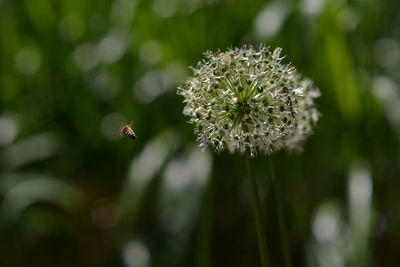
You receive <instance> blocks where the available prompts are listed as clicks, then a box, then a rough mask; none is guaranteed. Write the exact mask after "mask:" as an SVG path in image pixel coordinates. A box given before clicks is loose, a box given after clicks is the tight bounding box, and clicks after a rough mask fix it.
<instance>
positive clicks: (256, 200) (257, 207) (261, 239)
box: [246, 156, 268, 267]
mask: <svg viewBox="0 0 400 267" xmlns="http://www.w3.org/2000/svg"><path fill="white" fill-rule="evenodd" d="M246 162H247V169H248V172H249V177H250V181H251V188H252V193H253V204H254V212H255V219H256V228H257V237H258V247H259V249H260V259H261V266H262V267H267V266H268V257H267V245H266V242H265V233H264V228H263V226H262V218H261V204H260V197H259V194H258V187H257V181H256V177H255V174H254V166H253V164H252V162H251V159H250V156H246Z"/></svg>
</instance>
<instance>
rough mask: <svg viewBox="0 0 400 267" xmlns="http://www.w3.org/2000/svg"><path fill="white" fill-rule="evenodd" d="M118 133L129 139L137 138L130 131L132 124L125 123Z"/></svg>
mask: <svg viewBox="0 0 400 267" xmlns="http://www.w3.org/2000/svg"><path fill="white" fill-rule="evenodd" d="M119 133H120V134H121V135H123V134H124V135H126V136H128V137H129V138H130V139H136V138H137V136H136V134H135V132H134V131H133V130H132V122H131V123H129V124H127V123H122V125H121V127H120V128H119Z"/></svg>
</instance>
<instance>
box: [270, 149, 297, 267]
mask: <svg viewBox="0 0 400 267" xmlns="http://www.w3.org/2000/svg"><path fill="white" fill-rule="evenodd" d="M268 161H269V171H270V179H271V183H272V191H273V198H274V202H275V208H276V211H277V215H278V224H279V234H280V236H281V244H282V251H283V260H284V263H285V265H284V266H285V267H291V266H292V263H291V259H290V253H289V249H288V243H287V233H286V225H285V219H284V216H283V208H282V202H281V198H280V193H279V186H278V183H277V181H276V175H275V168H274V164H273V163H272V158H271V156H270V158H269V160H268Z"/></svg>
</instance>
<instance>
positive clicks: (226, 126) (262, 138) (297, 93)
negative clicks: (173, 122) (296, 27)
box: [178, 45, 319, 156]
mask: <svg viewBox="0 0 400 267" xmlns="http://www.w3.org/2000/svg"><path fill="white" fill-rule="evenodd" d="M281 50H282V49H281V48H276V49H275V50H274V51H273V52H270V50H269V49H268V47H265V46H263V45H261V46H260V47H258V48H253V47H252V46H245V47H243V48H235V49H229V50H228V51H226V52H220V51H219V52H217V53H212V52H206V53H205V54H204V56H205V59H204V60H203V61H201V62H199V63H198V65H197V67H195V68H192V70H193V73H194V74H193V76H192V77H190V78H188V79H187V80H186V82H185V84H184V85H183V86H182V87H179V88H178V94H180V95H182V96H183V97H184V98H185V100H184V102H185V103H186V106H185V108H184V112H183V113H184V114H185V115H187V116H189V118H190V122H191V123H193V124H194V126H195V133H196V134H197V136H198V141H199V142H200V146H201V147H207V146H208V145H210V144H211V145H212V146H213V147H214V148H215V150H217V151H222V150H224V149H228V150H229V151H231V152H240V153H243V152H248V153H249V154H250V155H251V156H254V155H256V154H257V152H262V153H264V154H269V153H272V152H274V151H277V150H279V149H281V148H284V147H286V148H288V149H299V148H301V144H302V142H303V141H304V139H305V138H306V137H307V136H308V135H310V134H311V132H312V128H313V126H314V124H315V123H316V121H317V120H318V111H317V110H316V108H315V105H314V98H316V97H318V96H319V91H318V89H316V88H315V87H314V86H313V84H312V81H311V80H308V79H302V78H301V76H300V75H299V74H298V73H297V71H296V69H295V68H294V67H292V66H290V65H288V64H283V63H281V60H282V58H283V57H281V55H280V53H281Z"/></svg>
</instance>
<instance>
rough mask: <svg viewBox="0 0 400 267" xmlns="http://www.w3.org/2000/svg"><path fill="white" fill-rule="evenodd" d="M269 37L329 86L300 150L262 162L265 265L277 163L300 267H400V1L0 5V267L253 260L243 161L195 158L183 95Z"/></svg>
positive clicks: (8, 1) (143, 266) (272, 244)
mask: <svg viewBox="0 0 400 267" xmlns="http://www.w3.org/2000/svg"><path fill="white" fill-rule="evenodd" d="M260 42H263V43H265V44H267V45H269V46H270V47H271V48H272V49H274V48H275V47H282V48H283V54H285V55H287V57H286V58H285V59H284V60H283V61H284V62H285V63H292V64H293V65H294V66H296V68H297V69H298V70H299V72H301V73H303V74H304V75H305V76H308V77H310V78H312V79H313V80H314V82H315V84H316V85H317V86H318V87H319V88H320V90H321V92H322V96H321V97H320V98H319V99H318V100H317V105H318V108H319V110H320V112H321V113H322V117H321V119H320V122H319V123H318V125H317V128H316V129H315V133H314V135H313V136H311V138H310V139H309V140H308V141H307V143H306V144H305V151H304V153H302V154H293V153H287V152H285V151H282V152H279V153H276V154H274V155H273V156H272V159H271V157H262V156H261V157H258V158H257V159H256V161H257V162H256V163H257V177H258V179H259V185H260V191H261V194H262V200H263V215H264V219H265V230H266V235H267V243H268V248H269V255H270V259H271V266H282V264H283V260H282V252H281V248H280V245H281V237H280V235H279V231H278V224H277V219H276V210H275V208H274V207H275V205H274V203H273V202H272V200H271V193H270V182H269V179H268V166H269V164H268V161H270V160H272V161H273V166H274V168H275V170H276V173H277V177H278V181H279V186H280V191H281V195H280V198H281V199H282V204H283V208H284V216H285V218H286V224H287V231H288V242H289V246H290V254H291V256H292V260H293V263H294V264H293V266H315V267H317V266H321V267H325V266H326V267H335V266H396V264H397V263H398V253H399V244H400V208H399V204H400V180H399V178H400V160H399V157H400V155H399V154H400V142H399V140H400V90H399V84H400V76H399V73H400V2H399V1H397V0H384V1H378V0H369V1H361V0H360V1H355V0H354V1H350V0H349V1H344V0H343V1H334V0H324V1H322V0H321V1H319V0H302V1H289V0H288V1H278V0H276V1H260V0H252V1H240V0H235V1H234V0H230V1H228V0H226V1H223V0H207V1H205V0H150V1H144V0H142V1H140V0H136V1H135V0H114V1H110V0H97V1H94V0H86V1H80V0H58V1H51V0H40V1H39V0H15V1H12V0H0V266H6V267H8V266H40V267H45V266H61V267H62V266H128V267H147V266H198V267H203V266H258V265H259V258H258V247H257V237H256V229H255V223H254V218H253V212H252V206H251V195H250V192H251V190H250V188H249V184H248V180H247V171H246V168H245V167H246V164H245V160H244V158H243V157H242V156H240V155H231V154H228V153H221V154H219V155H217V154H215V153H212V152H211V151H206V152H201V151H200V149H199V148H198V145H197V143H196V138H195V136H194V134H193V130H192V126H191V125H190V124H187V123H186V120H187V118H185V117H184V116H183V115H182V109H183V106H184V105H183V103H182V100H183V99H182V97H180V96H177V95H176V88H177V86H178V85H179V84H181V83H182V82H183V81H184V79H185V77H187V76H188V75H190V71H189V69H188V66H190V65H195V64H196V63H197V62H198V61H200V60H201V58H202V53H203V52H205V51H207V50H212V51H216V50H218V49H221V50H225V49H226V48H228V47H234V46H241V45H243V44H248V43H250V44H254V45H257V44H259V43H260ZM130 121H133V128H134V130H135V131H136V134H137V136H138V139H137V140H135V141H132V140H130V139H128V138H125V137H124V138H121V137H120V136H119V135H118V130H119V126H120V125H121V123H122V122H130Z"/></svg>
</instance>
